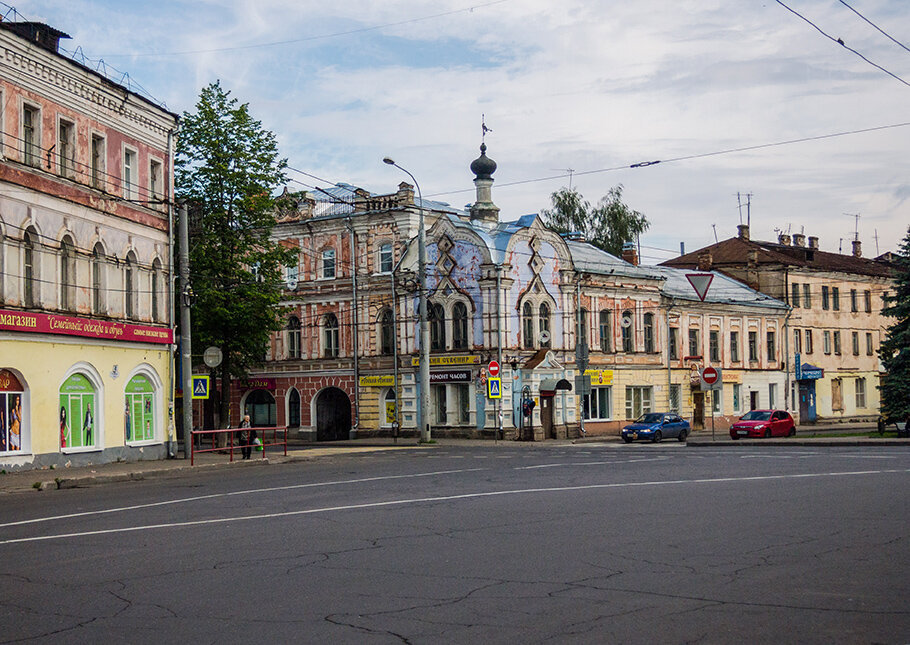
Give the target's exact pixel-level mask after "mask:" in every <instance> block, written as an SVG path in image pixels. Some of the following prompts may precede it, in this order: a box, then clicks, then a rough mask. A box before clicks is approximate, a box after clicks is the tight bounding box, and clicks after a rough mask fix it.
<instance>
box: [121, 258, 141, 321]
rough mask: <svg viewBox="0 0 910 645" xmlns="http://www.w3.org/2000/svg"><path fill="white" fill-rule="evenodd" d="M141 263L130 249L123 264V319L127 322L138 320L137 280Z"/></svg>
mask: <svg viewBox="0 0 910 645" xmlns="http://www.w3.org/2000/svg"><path fill="white" fill-rule="evenodd" d="M138 268H139V262H138V260H137V259H136V253H135V252H134V251H133V250H132V249H130V250H129V251H128V252H127V254H126V258H125V259H124V262H123V317H124V318H126V319H127V320H133V319H135V318H136V309H137V308H136V279H137V278H138Z"/></svg>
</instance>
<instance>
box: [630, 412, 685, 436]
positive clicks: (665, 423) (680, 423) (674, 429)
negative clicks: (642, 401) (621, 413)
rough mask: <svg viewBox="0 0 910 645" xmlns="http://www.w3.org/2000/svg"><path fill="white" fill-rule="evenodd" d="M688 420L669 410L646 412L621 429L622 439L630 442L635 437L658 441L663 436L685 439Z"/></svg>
mask: <svg viewBox="0 0 910 645" xmlns="http://www.w3.org/2000/svg"><path fill="white" fill-rule="evenodd" d="M689 430H690V428H689V422H688V421H686V420H685V419H683V418H682V417H680V416H679V415H678V414H673V413H670V412H648V413H646V414H643V415H641V416H640V417H638V418H637V419H636V420H635V423H630V424H629V425H627V426H626V427H624V428H623V429H622V440H623V441H625V442H626V443H632V442H633V441H635V440H636V439H649V440H651V441H653V442H655V443H656V442H658V441H660V440H661V439H663V438H664V437H667V438H668V439H672V438H673V437H676V438H677V439H679V440H680V441H685V440H686V437H687V436H689Z"/></svg>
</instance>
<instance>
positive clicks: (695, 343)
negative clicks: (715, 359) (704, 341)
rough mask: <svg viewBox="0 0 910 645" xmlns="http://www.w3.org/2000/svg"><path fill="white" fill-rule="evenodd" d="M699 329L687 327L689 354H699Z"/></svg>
mask: <svg viewBox="0 0 910 645" xmlns="http://www.w3.org/2000/svg"><path fill="white" fill-rule="evenodd" d="M700 349H701V329H700V328H699V327H689V356H701V352H700Z"/></svg>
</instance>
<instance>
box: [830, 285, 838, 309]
mask: <svg viewBox="0 0 910 645" xmlns="http://www.w3.org/2000/svg"><path fill="white" fill-rule="evenodd" d="M831 308H832V309H833V310H834V311H840V289H838V288H837V287H831Z"/></svg>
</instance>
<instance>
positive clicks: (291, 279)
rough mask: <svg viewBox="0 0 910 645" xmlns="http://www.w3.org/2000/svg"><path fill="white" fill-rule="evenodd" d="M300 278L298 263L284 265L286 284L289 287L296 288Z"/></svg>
mask: <svg viewBox="0 0 910 645" xmlns="http://www.w3.org/2000/svg"><path fill="white" fill-rule="evenodd" d="M299 278H300V267H298V266H297V265H296V264H294V265H290V266H286V267H284V284H285V286H286V287H287V288H288V289H296V288H297V282H298V280H299Z"/></svg>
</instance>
